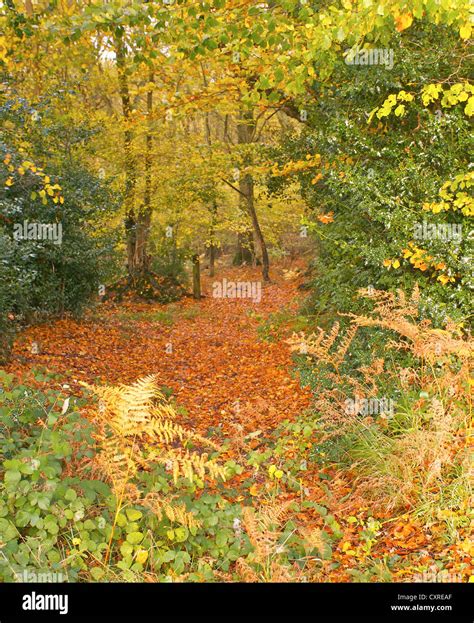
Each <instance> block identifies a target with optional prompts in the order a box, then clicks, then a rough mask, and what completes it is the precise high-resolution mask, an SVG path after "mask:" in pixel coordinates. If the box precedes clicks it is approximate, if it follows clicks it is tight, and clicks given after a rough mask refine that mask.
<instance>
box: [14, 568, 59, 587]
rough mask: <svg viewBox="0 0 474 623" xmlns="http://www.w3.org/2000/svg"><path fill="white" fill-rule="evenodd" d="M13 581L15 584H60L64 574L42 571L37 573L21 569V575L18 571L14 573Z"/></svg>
mask: <svg viewBox="0 0 474 623" xmlns="http://www.w3.org/2000/svg"><path fill="white" fill-rule="evenodd" d="M15 581H16V582H25V583H27V584H28V583H29V584H31V583H34V584H35V583H37V582H43V583H44V582H47V583H48V584H55V583H61V582H64V581H65V577H64V574H63V573H61V571H44V572H39V573H37V572H36V571H30V570H29V569H23V571H21V573H20V572H19V571H16V572H15Z"/></svg>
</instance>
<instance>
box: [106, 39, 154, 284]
mask: <svg viewBox="0 0 474 623" xmlns="http://www.w3.org/2000/svg"><path fill="white" fill-rule="evenodd" d="M115 53H116V63H117V73H118V83H119V94H120V99H121V103H122V113H123V119H124V123H125V130H124V135H123V139H124V157H125V166H124V169H125V197H124V204H125V223H124V224H125V235H126V242H127V268H128V274H129V278H130V281H131V283H132V285H134V286H135V285H138V284H139V282H141V281H142V279H143V278H144V277H145V275H146V273H147V272H148V268H149V257H148V254H147V244H148V237H149V231H150V223H151V205H150V203H151V172H150V169H151V146H152V139H151V134H150V132H149V131H148V133H147V136H146V145H145V194H144V204H143V206H142V207H141V208H138V209H137V208H136V207H135V189H136V184H137V162H136V158H135V155H134V154H133V146H132V140H133V134H132V130H131V129H130V125H129V124H130V115H131V110H132V107H131V97H130V89H129V84H128V79H127V74H126V50H125V44H124V41H123V38H122V37H118V38H117V39H116V41H115ZM152 97H153V96H152V93H151V92H149V93H148V95H147V110H148V113H150V112H151V108H152V105H153V99H152Z"/></svg>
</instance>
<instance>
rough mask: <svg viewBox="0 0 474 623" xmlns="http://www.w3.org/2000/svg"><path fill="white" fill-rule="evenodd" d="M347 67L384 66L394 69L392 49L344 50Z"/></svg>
mask: <svg viewBox="0 0 474 623" xmlns="http://www.w3.org/2000/svg"><path fill="white" fill-rule="evenodd" d="M344 57H345V58H344V60H345V63H346V65H383V66H384V67H385V68H386V69H393V50H392V49H390V48H359V47H358V46H357V47H355V48H348V49H347V50H344Z"/></svg>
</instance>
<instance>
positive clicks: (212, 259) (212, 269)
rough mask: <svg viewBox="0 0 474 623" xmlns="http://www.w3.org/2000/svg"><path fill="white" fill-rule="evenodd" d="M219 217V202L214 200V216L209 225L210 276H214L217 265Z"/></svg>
mask: <svg viewBox="0 0 474 623" xmlns="http://www.w3.org/2000/svg"><path fill="white" fill-rule="evenodd" d="M216 218H217V202H216V201H215V200H214V201H213V203H212V216H211V225H210V227H209V240H210V244H209V276H210V277H214V273H215V265H216V251H217V246H216V245H215V244H214V237H215V226H216Z"/></svg>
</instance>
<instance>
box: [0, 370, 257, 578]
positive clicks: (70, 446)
mask: <svg viewBox="0 0 474 623" xmlns="http://www.w3.org/2000/svg"><path fill="white" fill-rule="evenodd" d="M53 380H55V379H53V378H51V377H48V376H44V375H42V374H40V373H38V374H37V375H36V382H37V383H42V382H49V383H50V382H51V381H53ZM0 386H1V391H0V443H1V447H2V462H1V467H0V480H1V482H0V527H1V540H2V545H3V547H2V550H1V555H0V579H1V580H3V581H15V579H16V578H17V577H18V576H23V575H24V574H25V573H26V574H28V573H36V574H54V573H56V574H62V577H63V580H64V581H66V580H67V581H81V580H86V579H88V580H89V581H91V580H95V581H99V580H101V581H107V580H115V581H116V580H121V581H136V580H139V579H141V577H142V576H141V574H142V573H143V572H144V571H146V572H147V573H151V574H153V575H154V576H155V577H156V578H157V579H160V580H161V581H172V580H173V579H174V578H176V577H178V576H181V575H183V574H189V579H190V580H191V581H213V580H215V579H216V576H215V572H226V571H228V570H229V569H230V567H231V565H232V564H233V562H234V561H235V560H237V558H239V557H240V556H242V555H245V554H247V553H248V552H249V551H250V545H249V542H248V539H247V538H246V537H245V535H242V534H241V533H236V531H235V530H234V528H233V525H234V521H235V519H236V518H237V519H238V518H239V516H240V510H241V509H240V506H239V505H233V504H230V503H229V502H227V501H226V500H225V499H224V498H223V497H222V496H221V495H220V494H218V493H216V494H210V493H208V492H206V491H205V490H204V491H203V492H202V494H201V495H200V496H199V497H197V498H196V496H195V494H194V489H195V487H191V486H190V484H189V482H187V481H185V479H182V480H180V485H179V487H180V488H179V497H178V498H177V502H179V503H182V504H185V505H186V508H187V510H188V511H189V512H191V513H192V514H193V515H194V517H195V519H196V521H197V522H198V523H199V527H197V525H196V526H191V527H186V526H183V525H181V524H179V523H177V522H176V521H170V520H169V519H168V518H166V517H164V518H162V519H159V518H158V517H157V516H156V515H154V513H153V512H151V511H150V509H148V508H144V507H134V506H130V505H127V506H126V507H125V508H122V509H121V511H120V513H119V514H118V515H117V516H116V517H115V515H114V510H115V508H116V507H117V501H116V499H115V497H114V496H113V495H112V493H111V490H110V487H109V486H108V485H107V484H106V483H105V482H102V481H100V480H96V479H94V478H93V477H92V475H90V474H89V477H88V469H87V467H86V468H85V469H82V470H81V476H80V477H79V476H73V475H72V474H73V473H74V472H75V471H77V470H75V469H74V466H77V465H79V464H80V463H81V462H83V464H84V465H85V466H87V459H90V458H91V457H92V456H93V454H94V452H95V449H94V448H95V442H94V438H93V433H94V429H93V426H92V425H91V423H90V422H88V421H87V420H85V419H84V418H83V417H81V415H80V414H79V412H78V410H77V409H78V407H80V406H81V404H83V400H82V399H81V401H79V402H76V399H73V400H71V401H70V402H65V400H66V398H65V395H64V394H63V393H61V392H58V391H55V390H33V389H31V388H27V387H26V386H24V385H18V384H15V383H14V381H13V377H12V376H11V375H7V374H5V373H4V372H0ZM141 479H142V481H143V482H142V483H141V484H142V485H143V487H144V490H145V492H158V491H162V492H164V493H169V492H171V491H175V488H174V486H173V483H172V478H171V476H170V474H169V473H167V472H166V470H165V469H164V468H163V467H162V466H157V467H156V469H155V470H154V471H153V472H151V473H145V472H144V473H143V474H142V476H141ZM114 523H115V524H116V525H115V527H114V529H113V530H112V526H113V525H114ZM112 535H113V536H112ZM111 536H112V539H113V542H112V557H111V559H110V561H108V562H106V560H105V553H106V551H107V548H108V544H109V540H110V538H111ZM204 561H206V562H204Z"/></svg>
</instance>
